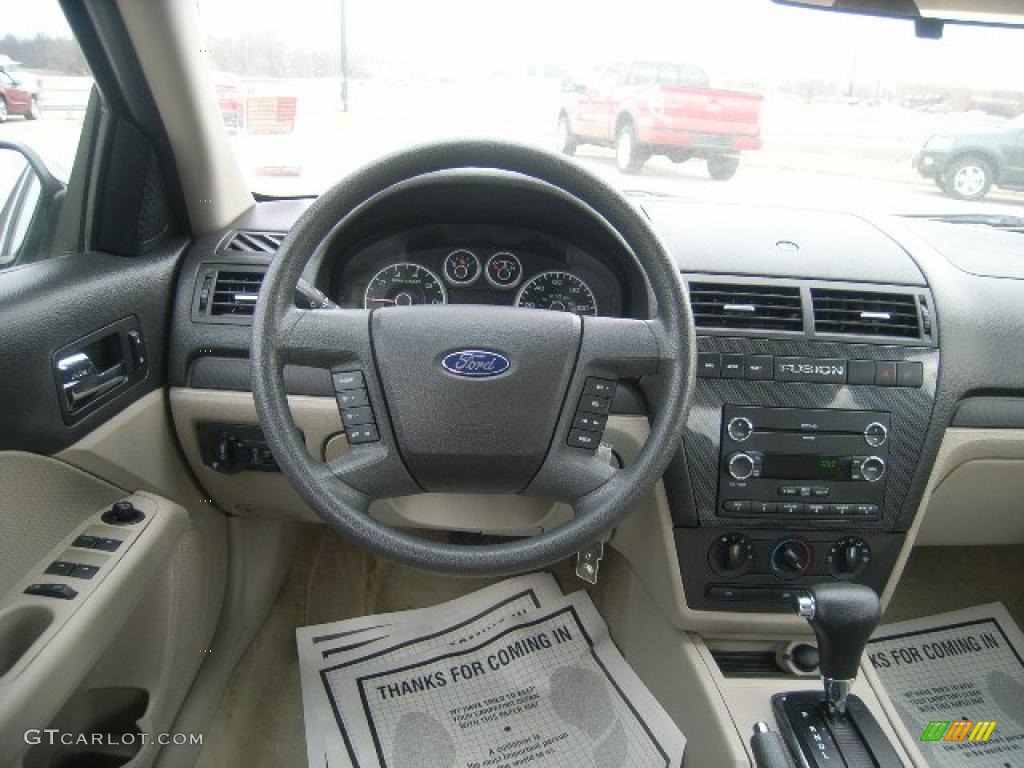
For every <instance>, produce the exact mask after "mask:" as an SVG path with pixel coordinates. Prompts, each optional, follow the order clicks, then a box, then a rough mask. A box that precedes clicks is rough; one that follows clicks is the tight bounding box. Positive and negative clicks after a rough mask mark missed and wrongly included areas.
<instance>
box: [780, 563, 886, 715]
mask: <svg viewBox="0 0 1024 768" xmlns="http://www.w3.org/2000/svg"><path fill="white" fill-rule="evenodd" d="M807 593H808V594H807V595H806V596H803V595H802V596H800V597H799V598H797V613H798V614H799V615H800V616H803V617H804V618H805V619H807V623H808V624H810V625H811V629H813V630H814V634H815V636H816V637H817V638H818V656H819V662H818V667H819V669H821V677H822V680H823V682H824V683H825V704H826V707H827V709H828V713H829V715H832V716H839V717H842V716H844V715H845V714H846V699H847V697H848V696H849V694H850V686H852V685H853V681H854V680H855V679H856V678H857V669H858V668H859V667H860V657H861V654H863V653H864V646H866V645H867V642H868V639H869V638H870V637H871V633H872V632H874V631H875V627H877V626H878V619H879V618H880V616H881V606H880V604H879V601H878V595H876V594H875V592H874V590H872V589H871V588H870V587H866V586H864V585H863V584H851V583H849V582H845V583H844V582H836V583H835V584H818V585H814V586H811V587H808V588H807Z"/></svg>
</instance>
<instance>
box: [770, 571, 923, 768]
mask: <svg viewBox="0 0 1024 768" xmlns="http://www.w3.org/2000/svg"><path fill="white" fill-rule="evenodd" d="M800 588H801V589H802V590H804V592H805V594H804V595H802V596H800V597H798V598H797V613H798V614H799V615H800V616H803V617H804V618H805V619H807V623H808V624H810V625H811V629H813V630H814V634H815V636H816V637H817V638H818V656H819V660H820V661H819V664H818V666H819V668H820V669H821V677H822V680H823V682H824V684H825V696H824V699H822V695H821V693H820V692H815V691H795V692H791V693H779V694H776V695H775V696H773V697H772V708H773V710H774V712H775V717H776V720H777V721H778V723H779V729H780V731H781V732H782V735H783V736H784V737H785V739H786V743H787V744H788V745H789V748H790V750H792V752H793V754H794V755H796V756H797V758H798V760H797V762H798V764H799V765H801V766H802V767H803V768H826V767H827V766H834V765H848V766H868V765H870V766H875V767H876V768H895V767H896V766H902V765H903V763H902V761H901V760H900V758H899V756H898V755H897V754H896V750H895V749H894V748H893V745H892V743H891V742H890V741H889V738H888V737H887V736H886V734H885V732H884V731H883V730H882V727H881V726H880V725H879V724H878V721H876V720H875V718H874V716H873V715H872V714H871V711H870V710H869V709H868V708H867V706H866V705H865V704H864V702H863V701H861V700H860V699H859V698H858V697H857V696H853V695H851V694H850V688H851V686H852V685H853V681H854V680H856V678H857V670H858V669H859V668H860V659H861V654H863V653H864V647H865V646H866V645H867V642H868V639H869V638H870V637H871V633H872V632H874V631H875V627H876V626H878V620H879V617H880V615H881V607H880V605H879V601H878V595H876V594H875V592H874V590H872V589H871V588H870V587H866V586H864V585H862V584H854V583H852V582H849V581H843V582H834V583H828V584H816V585H811V586H807V587H804V586H801V587H800Z"/></svg>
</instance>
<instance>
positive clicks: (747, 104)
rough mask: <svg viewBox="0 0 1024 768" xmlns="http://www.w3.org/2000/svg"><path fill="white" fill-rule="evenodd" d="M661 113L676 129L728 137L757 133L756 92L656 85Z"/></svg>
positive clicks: (758, 100)
mask: <svg viewBox="0 0 1024 768" xmlns="http://www.w3.org/2000/svg"><path fill="white" fill-rule="evenodd" d="M659 90H660V92H661V93H660V101H661V106H662V110H661V111H662V114H663V115H664V119H665V121H666V122H669V123H671V124H672V127H673V128H674V129H676V130H688V131H694V132H697V133H711V134H723V135H730V136H757V135H758V134H760V133H761V102H762V101H763V97H762V96H761V94H759V93H742V92H740V91H722V90H716V89H709V88H688V87H683V86H667V85H663V86H660V89H659Z"/></svg>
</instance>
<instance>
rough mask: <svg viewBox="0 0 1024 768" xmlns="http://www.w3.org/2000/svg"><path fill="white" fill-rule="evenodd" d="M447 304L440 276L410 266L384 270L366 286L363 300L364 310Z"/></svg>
mask: <svg viewBox="0 0 1024 768" xmlns="http://www.w3.org/2000/svg"><path fill="white" fill-rule="evenodd" d="M447 303H448V293H447V292H446V291H445V289H444V285H443V284H442V283H441V280H440V279H439V278H438V277H437V275H435V274H434V273H433V272H431V271H430V270H429V269H427V268H426V267H421V266H420V265H419V264H412V263H410V262H403V263H401V264H391V265H389V266H387V267H384V269H382V270H381V271H380V272H378V273H377V274H375V275H374V276H373V277H372V278H371V279H370V282H369V283H367V284H366V294H365V295H364V296H363V306H364V307H366V308H367V309H376V308H378V307H392V306H399V307H408V306H411V305H413V304H447Z"/></svg>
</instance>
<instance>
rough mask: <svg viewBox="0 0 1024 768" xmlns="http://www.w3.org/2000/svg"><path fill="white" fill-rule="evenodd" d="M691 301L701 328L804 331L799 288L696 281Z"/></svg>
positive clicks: (691, 291)
mask: <svg viewBox="0 0 1024 768" xmlns="http://www.w3.org/2000/svg"><path fill="white" fill-rule="evenodd" d="M690 302H691V303H692V305H693V316H694V320H695V321H696V324H697V327H698V328H725V329H733V328H742V329H747V330H759V331H802V330H803V325H804V321H803V311H802V305H801V302H800V289H799V288H798V287H796V286H782V285H764V284H752V283H746V284H743V283H703V282H693V283H690Z"/></svg>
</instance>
